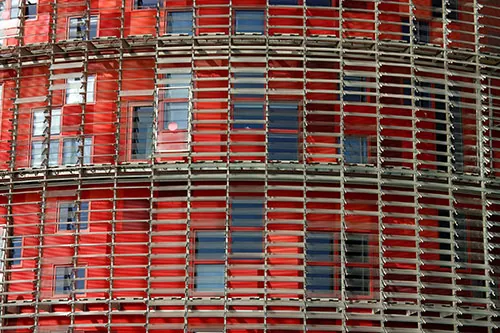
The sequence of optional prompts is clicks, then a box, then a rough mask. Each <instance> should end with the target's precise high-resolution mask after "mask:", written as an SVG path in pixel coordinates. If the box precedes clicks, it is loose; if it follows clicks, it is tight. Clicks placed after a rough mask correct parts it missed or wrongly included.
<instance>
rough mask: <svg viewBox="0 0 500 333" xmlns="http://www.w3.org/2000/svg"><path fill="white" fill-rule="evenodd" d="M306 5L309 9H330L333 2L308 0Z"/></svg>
mask: <svg viewBox="0 0 500 333" xmlns="http://www.w3.org/2000/svg"><path fill="white" fill-rule="evenodd" d="M306 5H308V6H309V7H320V6H321V7H330V6H331V5H332V1H331V0H306Z"/></svg>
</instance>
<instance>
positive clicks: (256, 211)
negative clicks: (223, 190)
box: [231, 198, 264, 227]
mask: <svg viewBox="0 0 500 333" xmlns="http://www.w3.org/2000/svg"><path fill="white" fill-rule="evenodd" d="M231 225H232V226H233V227H261V226H263V225H264V199H260V198H255V199H254V198H252V199H248V198H233V199H232V200H231Z"/></svg>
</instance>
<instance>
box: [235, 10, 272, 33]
mask: <svg viewBox="0 0 500 333" xmlns="http://www.w3.org/2000/svg"><path fill="white" fill-rule="evenodd" d="M234 14H235V15H234V16H235V32H236V33H260V34H263V33H264V21H265V19H264V11H263V10H236V11H235V13H234Z"/></svg>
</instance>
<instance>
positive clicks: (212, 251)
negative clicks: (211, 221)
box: [195, 231, 226, 260]
mask: <svg viewBox="0 0 500 333" xmlns="http://www.w3.org/2000/svg"><path fill="white" fill-rule="evenodd" d="M225 241H226V237H225V236H224V232H223V231H198V232H197V233H196V245H195V246H196V247H195V249H196V253H195V255H196V259H211V260H224V256H225Z"/></svg>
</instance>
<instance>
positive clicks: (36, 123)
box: [32, 110, 46, 136]
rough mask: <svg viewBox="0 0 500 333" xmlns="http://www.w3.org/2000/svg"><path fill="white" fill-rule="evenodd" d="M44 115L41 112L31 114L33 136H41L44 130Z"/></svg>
mask: <svg viewBox="0 0 500 333" xmlns="http://www.w3.org/2000/svg"><path fill="white" fill-rule="evenodd" d="M45 127H46V125H45V115H44V113H43V110H36V111H34V112H33V129H32V133H33V134H32V135H33V136H40V135H43V130H44V129H45Z"/></svg>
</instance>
